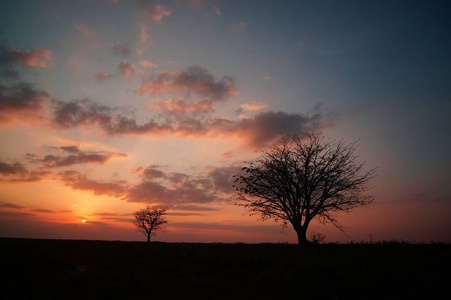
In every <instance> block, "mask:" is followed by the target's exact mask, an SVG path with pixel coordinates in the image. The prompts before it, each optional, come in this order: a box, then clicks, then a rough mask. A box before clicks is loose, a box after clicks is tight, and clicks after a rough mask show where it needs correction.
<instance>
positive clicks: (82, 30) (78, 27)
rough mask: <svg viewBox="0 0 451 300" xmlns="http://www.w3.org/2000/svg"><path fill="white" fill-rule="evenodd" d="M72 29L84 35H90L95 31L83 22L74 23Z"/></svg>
mask: <svg viewBox="0 0 451 300" xmlns="http://www.w3.org/2000/svg"><path fill="white" fill-rule="evenodd" d="M74 29H75V30H76V31H78V32H80V33H81V34H82V35H83V36H84V37H92V36H94V35H95V34H96V33H95V31H94V30H92V29H90V28H89V27H88V25H86V24H85V23H80V24H74Z"/></svg>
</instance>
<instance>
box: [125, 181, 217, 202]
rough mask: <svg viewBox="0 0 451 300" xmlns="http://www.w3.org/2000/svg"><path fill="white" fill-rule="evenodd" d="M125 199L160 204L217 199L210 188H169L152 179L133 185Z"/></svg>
mask: <svg viewBox="0 0 451 300" xmlns="http://www.w3.org/2000/svg"><path fill="white" fill-rule="evenodd" d="M125 199H126V200H127V201H128V202H141V203H159V204H163V203H164V204H187V203H209V202H213V201H214V200H217V198H216V196H215V195H214V193H212V192H211V191H209V190H205V189H202V188H197V187H183V186H175V187H172V188H168V187H166V186H164V185H163V184H160V183H157V182H152V181H143V182H141V183H139V184H137V185H135V186H133V187H132V188H130V189H129V191H128V193H127V196H126V197H125Z"/></svg>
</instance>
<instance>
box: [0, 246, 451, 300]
mask: <svg viewBox="0 0 451 300" xmlns="http://www.w3.org/2000/svg"><path fill="white" fill-rule="evenodd" d="M450 250H451V245H449V244H409V243H406V242H396V241H390V242H380V243H371V244H370V243H353V244H320V245H309V246H308V247H298V246H297V245H290V244H242V243H238V244H221V243H214V244H196V243H158V242H153V243H150V244H148V243H143V242H120V241H77V240H35V239H8V238H1V239H0V257H1V258H0V267H1V270H2V274H4V275H6V279H3V280H2V281H3V282H2V284H3V285H4V287H5V288H3V292H4V293H3V294H4V295H5V293H6V294H8V293H9V294H11V293H12V294H11V295H14V297H13V298H12V299H18V298H20V299H24V298H25V299H27V298H28V299H41V298H42V299H43V298H46V299H131V298H136V297H140V298H142V297H145V298H151V299H175V298H184V299H186V298H188V299H192V298H196V299H231V298H234V299H258V298H259V299H294V298H303V299H313V298H315V299H318V298H319V299H350V298H353V299H406V298H409V297H415V298H417V297H421V296H423V297H428V298H441V297H445V296H447V294H446V291H447V288H446V287H447V285H448V284H449V283H448V282H449V275H448V274H449V270H450V267H451V259H450V258H451V251H450Z"/></svg>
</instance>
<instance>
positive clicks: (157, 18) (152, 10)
mask: <svg viewBox="0 0 451 300" xmlns="http://www.w3.org/2000/svg"><path fill="white" fill-rule="evenodd" d="M138 8H139V12H140V13H141V14H142V15H143V16H146V17H150V18H151V19H152V20H153V21H154V22H155V23H161V21H162V20H163V18H164V17H168V16H170V15H171V11H170V10H168V9H166V8H165V7H164V6H162V5H160V4H157V3H155V2H152V1H148V0H141V1H140V2H139V5H138Z"/></svg>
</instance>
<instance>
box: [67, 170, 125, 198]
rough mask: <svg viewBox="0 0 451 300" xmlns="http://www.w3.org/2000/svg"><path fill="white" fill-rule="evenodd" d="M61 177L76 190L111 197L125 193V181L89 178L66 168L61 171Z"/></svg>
mask: <svg viewBox="0 0 451 300" xmlns="http://www.w3.org/2000/svg"><path fill="white" fill-rule="evenodd" d="M59 176H60V179H61V180H62V181H63V182H64V183H65V184H66V186H69V187H71V188H72V189H74V190H82V191H91V192H93V193H94V195H96V196H100V195H107V196H110V197H121V196H123V195H124V194H125V191H126V188H125V186H124V185H125V183H124V182H121V181H117V182H100V181H96V180H92V179H89V178H87V176H86V175H83V174H81V173H79V172H77V171H74V170H66V171H64V172H62V173H59Z"/></svg>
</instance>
